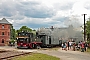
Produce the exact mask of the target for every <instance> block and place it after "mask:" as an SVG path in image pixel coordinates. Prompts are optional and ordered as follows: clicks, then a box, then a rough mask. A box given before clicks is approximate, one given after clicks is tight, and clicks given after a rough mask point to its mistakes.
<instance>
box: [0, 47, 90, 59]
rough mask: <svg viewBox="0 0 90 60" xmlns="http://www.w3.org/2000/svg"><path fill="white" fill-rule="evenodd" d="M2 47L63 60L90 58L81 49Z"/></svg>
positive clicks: (89, 55)
mask: <svg viewBox="0 0 90 60" xmlns="http://www.w3.org/2000/svg"><path fill="white" fill-rule="evenodd" d="M0 49H4V50H15V51H23V52H38V53H43V54H48V55H52V56H56V57H58V58H60V59H61V60H90V54H89V53H85V52H80V51H71V50H67V51H65V50H61V48H59V49H58V50H51V49H50V50H48V49H45V50H43V49H39V50H37V49H16V48H15V47H7V46H6V47H0Z"/></svg>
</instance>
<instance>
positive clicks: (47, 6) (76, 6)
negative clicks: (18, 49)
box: [0, 0, 90, 29]
mask: <svg viewBox="0 0 90 60" xmlns="http://www.w3.org/2000/svg"><path fill="white" fill-rule="evenodd" d="M89 10H90V1H89V0H79V1H78V0H0V18H3V17H5V18H6V19H7V20H8V21H9V22H11V23H12V24H13V26H14V28H15V29H19V28H20V27H21V26H23V25H26V26H28V27H31V28H33V29H34V28H40V27H50V26H56V27H65V26H68V25H70V24H72V25H74V26H80V25H83V16H82V14H83V13H86V14H87V16H86V19H87V18H88V17H89V16H90V12H89ZM68 22H69V23H68Z"/></svg>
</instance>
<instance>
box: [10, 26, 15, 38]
mask: <svg viewBox="0 0 90 60" xmlns="http://www.w3.org/2000/svg"><path fill="white" fill-rule="evenodd" d="M10 35H11V36H10V39H16V36H15V29H14V28H13V26H12V25H11V34H10Z"/></svg>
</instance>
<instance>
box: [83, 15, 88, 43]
mask: <svg viewBox="0 0 90 60" xmlns="http://www.w3.org/2000/svg"><path fill="white" fill-rule="evenodd" d="M83 15H84V41H86V25H85V15H87V14H83Z"/></svg>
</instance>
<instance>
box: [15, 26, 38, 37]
mask: <svg viewBox="0 0 90 60" xmlns="http://www.w3.org/2000/svg"><path fill="white" fill-rule="evenodd" d="M22 31H26V32H32V33H34V35H35V34H36V33H35V32H36V30H32V29H31V28H28V27H27V26H22V27H21V28H20V29H19V30H16V36H17V34H18V32H22Z"/></svg>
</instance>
